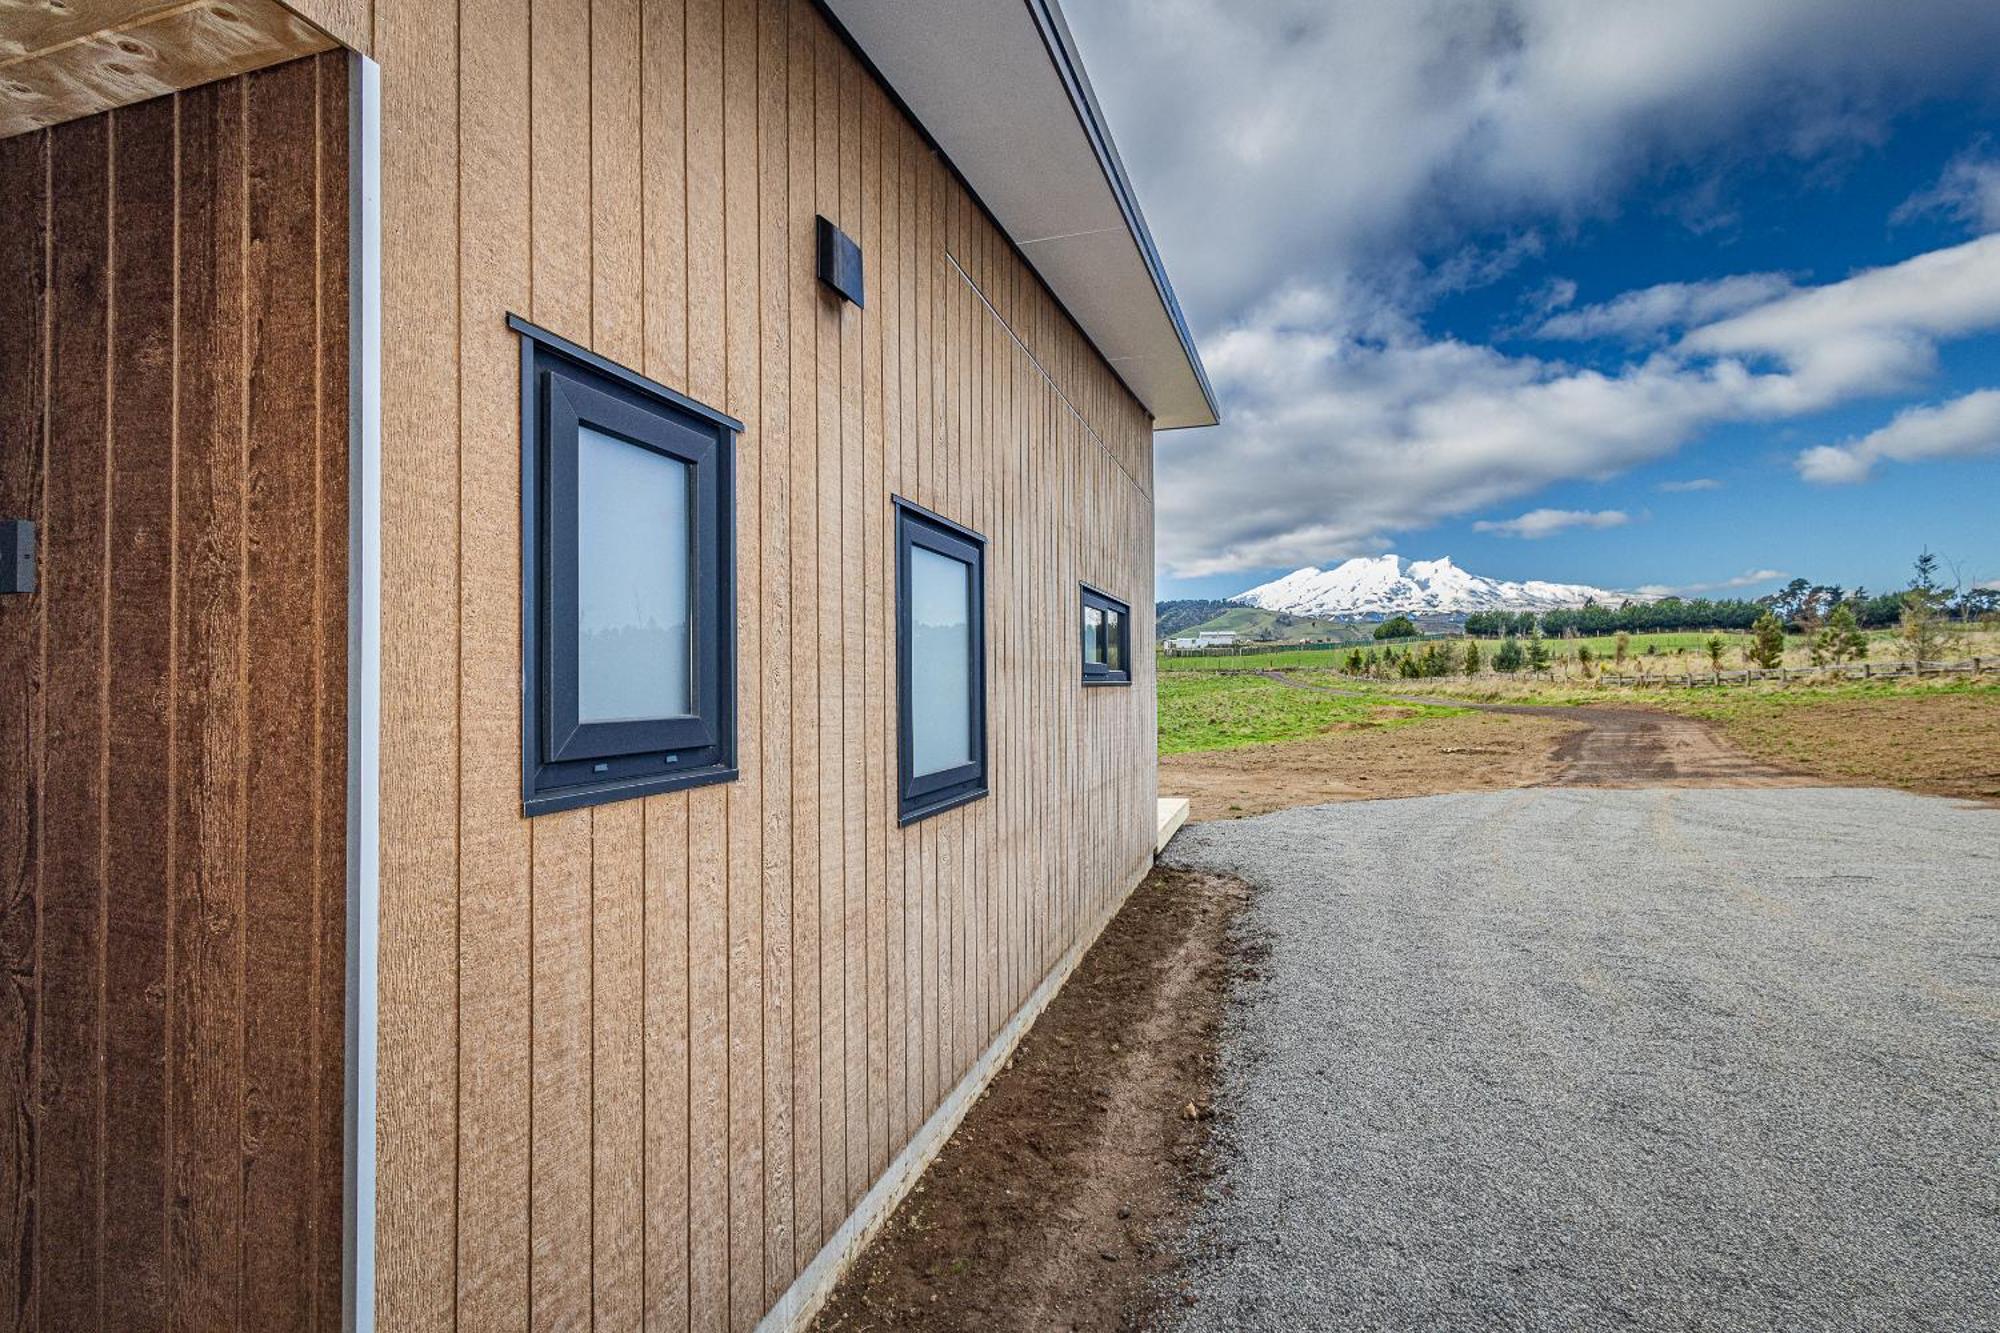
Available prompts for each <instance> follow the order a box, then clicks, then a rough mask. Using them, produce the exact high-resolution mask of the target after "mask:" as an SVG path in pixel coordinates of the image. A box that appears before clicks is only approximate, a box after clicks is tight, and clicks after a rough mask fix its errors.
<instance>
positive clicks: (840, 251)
mask: <svg viewBox="0 0 2000 1333" xmlns="http://www.w3.org/2000/svg"><path fill="white" fill-rule="evenodd" d="M819 280H820V281H821V282H823V283H825V284H826V285H827V286H829V287H831V288H833V289H834V290H835V291H836V292H839V293H840V294H841V296H842V297H843V298H845V299H846V300H849V301H852V302H854V304H855V305H857V306H866V304H867V302H865V301H863V300H862V299H861V247H860V246H858V245H856V244H855V243H854V238H853V237H852V236H849V235H848V234H847V233H846V232H844V231H842V230H841V229H840V228H838V227H836V226H834V225H833V224H832V223H831V222H828V221H827V220H826V219H825V218H820V219H819Z"/></svg>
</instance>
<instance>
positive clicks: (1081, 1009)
mask: <svg viewBox="0 0 2000 1333" xmlns="http://www.w3.org/2000/svg"><path fill="white" fill-rule="evenodd" d="M1248 897H1249V891H1248V890H1247V889H1246V888H1245V887H1244V886H1243V885H1241V884H1240V883H1238V882H1237V881H1235V880H1232V879H1228V878H1226V877H1223V876H1219V875H1213V874H1208V873H1203V872H1190V871H1182V870H1169V869H1160V870H1155V871H1154V872H1153V873H1152V874H1151V875H1149V876H1148V877H1147V878H1146V880H1145V882H1144V883H1142V884H1141V885H1140V886H1139V887H1138V888H1137V889H1135V890H1133V892H1132V896H1131V898H1130V899H1129V900H1128V901H1127V902H1126V904H1125V907H1124V910H1123V911H1121V912H1120V913H1119V914H1118V916H1117V917H1116V918H1115V919H1113V920H1112V922H1111V923H1110V925H1108V926H1106V927H1105V930H1104V934H1103V935H1102V936H1100V937H1099V939H1098V941H1097V944H1096V945H1095V946H1094V947H1093V948H1092V949H1091V951H1090V952H1089V954H1087V955H1086V956H1085V958H1084V960H1083V962H1082V964H1081V965H1079V966H1078V968H1077V970H1076V972H1075V973H1074V974H1073V975H1072V976H1071V977H1070V980H1069V983H1068V984H1067V985H1066V986H1064V987H1063V989H1062V991H1061V993H1060V994H1058V995H1057V996H1056V998H1055V1000H1054V1001H1053V1002H1052V1003H1051V1004H1050V1005H1049V1007H1048V1008H1047V1009H1046V1010H1044V1011H1043V1013H1042V1016H1041V1018H1040V1019H1039V1020H1038V1021H1037V1022H1036V1023H1035V1026H1034V1028H1033V1029H1032V1030H1031V1031H1030V1032H1029V1033H1028V1035H1027V1037H1026V1038H1025V1039H1024V1040H1023V1041H1022V1042H1021V1044H1020V1046H1019V1047H1018V1048H1016V1050H1015V1053H1014V1056H1013V1059H1012V1060H1010V1061H1009V1062H1008V1065H1007V1068H1006V1070H1005V1071H1004V1072H1002V1073H1001V1074H1000V1076H999V1077H998V1078H996V1079H995V1080H994V1081H993V1084H992V1086H991V1087H990V1088H989V1089H988V1091H987V1093H986V1095H985V1096H984V1097H983V1098H981V1099H980V1101H979V1103H978V1104H977V1105H976V1106H975V1107H974V1108H973V1109H972V1111H971V1113H970V1114H969V1115H967V1116H966V1118H965V1122H964V1123H963V1124H962V1125H961V1126H960V1127H959V1130H958V1133H956V1134H955V1135H953V1136H952V1139H951V1141H950V1142H949V1143H948V1144H947V1145H946V1146H945V1148H944V1150H943V1152H941V1153H940V1154H939V1155H938V1157H937V1160H936V1161H935V1162H933V1163H932V1164H931V1167H930V1169H929V1170H928V1171H927V1172H926V1173H925V1175H924V1177H923V1179H922V1180H921V1181H920V1182H919V1183H918V1184H917V1186H916V1188H915V1189H914V1190H913V1191H912V1192H911V1194H910V1197H909V1198H907V1199H906V1200H904V1202H903V1204H902V1206H901V1207H900V1208H898V1209H897V1210H896V1213H895V1215H894V1216H893V1217H892V1218H891V1219H890V1220H889V1222H888V1223H887V1224H886V1225H885V1226H884V1228H883V1230H882V1232H881V1234H879V1235H878V1236H877V1237H876V1239H875V1240H874V1241H873V1242H872V1243H871V1244H870V1245H869V1247H868V1249H867V1250H866V1251H865V1252H864V1253H863V1255H862V1256H861V1258H860V1260H859V1261H858V1262H857V1263H856V1264H855V1266H854V1268H853V1269H852V1270H851V1271H850V1272H849V1274H848V1275H847V1277H846V1278H845V1279H844V1280H843V1281H842V1282H841V1284H840V1286H839V1287H838V1288H837V1289H836V1290H835V1292H834V1294H833V1296H832V1298H831V1299H830V1300H829V1301H828V1303H827V1305H826V1307H825V1309H824V1310H822V1311H821V1313H820V1315H819V1317H818V1319H817V1320H816V1321H815V1322H814V1325H813V1327H814V1328H816V1329H820V1330H836V1329H837V1330H842V1331H843V1333H847V1331H855V1333H858V1331H860V1330H870V1329H916V1330H973V1329H981V1330H1001V1329H1072V1328H1074V1329H1124V1328H1139V1327H1145V1326H1148V1325H1149V1324H1150V1323H1151V1322H1152V1317H1153V1315H1154V1313H1155V1312H1156V1310H1157V1306H1158V1302H1159V1300H1160V1299H1162V1294H1163V1292H1164V1291H1165V1290H1166V1285H1167V1283H1166V1275H1167V1274H1168V1272H1169V1271H1170V1270H1171V1269H1172V1268H1173V1267H1174V1266H1175V1264H1176V1262H1177V1260H1176V1258H1175V1242H1176V1241H1177V1240H1178V1238H1179V1237H1180V1235H1181V1234H1182V1233H1183V1232H1184V1230H1185V1228H1186V1225H1187V1222H1188V1219H1189V1218H1190V1216H1191V1215H1192V1213H1193V1210H1194V1208H1195V1206H1196V1205H1197V1204H1198V1203H1199V1201H1200V1198H1201V1194H1202V1184H1203V1176H1204V1174H1205V1172H1206V1167H1205V1165H1204V1156H1203V1150H1204V1148H1205V1146H1206V1144H1207V1141H1208V1122H1209V1116H1210V1112H1209V1109H1208V1108H1209V1105H1210V1100H1211V1098H1212V1096H1213V1093H1214V1089H1215V1078H1216V1066H1215V1051H1216V1043H1217V1034H1218V1031H1219V1025H1220V1023H1221V1019H1222V1012H1223V1005H1224V1001H1225V998H1226V994H1227V991H1228V988H1229V984H1230V981H1231V978H1232V976H1233V974H1234V973H1235V972H1237V971H1238V970H1240V969H1241V968H1242V967H1243V966H1244V963H1245V960H1243V959H1240V958H1239V957H1238V956H1237V953H1236V946H1235V944H1234V943H1233V942H1232V935H1231V930H1230V926H1231V923H1232V922H1233V921H1234V920H1235V919H1236V917H1237V915H1238V914H1239V913H1240V912H1241V911H1242V910H1243V908H1244V906H1245V904H1246V903H1247V901H1248Z"/></svg>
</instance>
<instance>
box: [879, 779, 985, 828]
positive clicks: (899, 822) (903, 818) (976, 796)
mask: <svg viewBox="0 0 2000 1333" xmlns="http://www.w3.org/2000/svg"><path fill="white" fill-rule="evenodd" d="M991 794H992V789H991V788H989V787H981V788H979V789H978V790H977V791H963V792H956V793H954V794H952V795H949V796H939V797H937V798H935V799H932V800H926V801H924V802H922V803H920V804H918V805H914V806H911V807H910V808H909V809H907V810H904V811H903V812H902V813H901V814H899V815H897V816H896V827H897V828H906V827H908V826H909V825H911V824H915V823H917V822H919V821H920V820H925V819H929V818H930V817H931V816H932V815H941V814H943V813H944V812H945V811H947V810H956V809H957V808H958V807H959V806H961V805H970V804H971V803H972V802H974V801H979V800H984V799H985V798H986V797H987V796H989V795H991Z"/></svg>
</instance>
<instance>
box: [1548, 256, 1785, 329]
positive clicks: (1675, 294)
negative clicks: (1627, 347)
mask: <svg viewBox="0 0 2000 1333" xmlns="http://www.w3.org/2000/svg"><path fill="white" fill-rule="evenodd" d="M1791 289H1792V280H1791V279H1790V278H1788V277H1786V276H1785V275H1784V274H1782V273H1741V274H1737V275H1735V276H1733V277H1727V278H1716V279H1714V280H1713V281H1710V282H1663V283H1660V284H1659V285H1657V286H1654V287H1646V288H1642V289H1640V290H1639V291H1636V292H1626V293H1625V294H1624V295H1622V296H1619V297H1617V298H1615V299H1614V300H1610V301H1606V302H1604V303H1603V304H1602V305H1587V306H1582V307H1580V308H1578V309H1575V310H1565V311H1564V312H1563V313H1562V314H1559V315H1556V316H1555V317H1553V318H1551V319H1548V320H1545V321H1543V323H1542V326H1541V327H1540V328H1538V329H1536V330H1535V333H1536V336H1538V337H1542V338H1562V339H1585V338H1617V339H1620V340H1622V341H1626V342H1644V341H1646V340H1648V339H1651V338H1656V337H1659V336H1661V335H1663V334H1666V333H1668V332H1671V331H1674V330H1678V329H1686V328H1690V327H1692V326H1694V325H1696V324H1706V323H1709V322H1711V321H1713V320H1718V319H1722V318H1725V317H1726V316H1729V315H1734V314H1737V313H1739V312H1741V311H1744V310H1748V309H1750V308H1751V307H1752V306H1759V305H1763V304H1765V303H1766V302H1769V301H1773V300H1776V299H1777V298H1778V297H1780V296H1782V295H1784V294H1785V293H1786V292H1789V291H1790V290H1791Z"/></svg>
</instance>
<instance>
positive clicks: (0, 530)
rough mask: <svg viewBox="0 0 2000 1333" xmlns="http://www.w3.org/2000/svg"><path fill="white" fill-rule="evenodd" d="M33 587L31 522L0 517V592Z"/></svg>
mask: <svg viewBox="0 0 2000 1333" xmlns="http://www.w3.org/2000/svg"><path fill="white" fill-rule="evenodd" d="M34 590H35V524H34V521H33V520H32V519H25V518H8V519H0V593H7V592H33V591H34Z"/></svg>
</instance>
